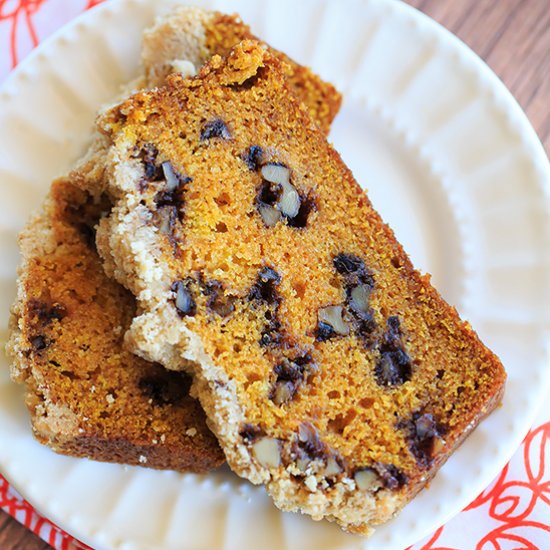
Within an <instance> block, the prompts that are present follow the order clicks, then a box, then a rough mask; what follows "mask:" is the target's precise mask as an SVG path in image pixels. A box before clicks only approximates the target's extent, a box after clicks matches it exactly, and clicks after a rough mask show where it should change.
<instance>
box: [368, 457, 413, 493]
mask: <svg viewBox="0 0 550 550" xmlns="http://www.w3.org/2000/svg"><path fill="white" fill-rule="evenodd" d="M374 469H375V470H376V471H377V472H378V475H379V476H380V478H381V479H382V481H383V482H384V487H386V489H390V490H395V489H399V488H401V487H403V486H404V485H406V484H407V482H408V478H407V476H406V475H405V474H404V473H403V472H402V471H401V470H400V469H399V468H398V467H397V466H395V465H393V464H384V463H382V462H377V463H376V464H374Z"/></svg>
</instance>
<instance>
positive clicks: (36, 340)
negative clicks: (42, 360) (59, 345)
mask: <svg viewBox="0 0 550 550" xmlns="http://www.w3.org/2000/svg"><path fill="white" fill-rule="evenodd" d="M30 343H31V346H32V349H33V351H35V352H40V351H43V350H45V349H46V348H47V347H48V346H49V345H50V342H49V341H48V340H46V338H45V337H44V336H42V335H41V334H39V335H38V336H33V337H32V338H31V339H30Z"/></svg>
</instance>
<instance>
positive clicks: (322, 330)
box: [315, 321, 336, 342]
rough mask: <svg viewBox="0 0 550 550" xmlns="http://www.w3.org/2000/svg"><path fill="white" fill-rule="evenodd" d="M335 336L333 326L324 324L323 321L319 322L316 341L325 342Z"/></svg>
mask: <svg viewBox="0 0 550 550" xmlns="http://www.w3.org/2000/svg"><path fill="white" fill-rule="evenodd" d="M333 336H336V332H335V330H334V329H333V328H332V326H331V325H329V324H328V323H323V321H319V323H317V330H316V331H315V339H316V340H317V341H318V342H325V341H326V340H328V339H329V338H332V337H333Z"/></svg>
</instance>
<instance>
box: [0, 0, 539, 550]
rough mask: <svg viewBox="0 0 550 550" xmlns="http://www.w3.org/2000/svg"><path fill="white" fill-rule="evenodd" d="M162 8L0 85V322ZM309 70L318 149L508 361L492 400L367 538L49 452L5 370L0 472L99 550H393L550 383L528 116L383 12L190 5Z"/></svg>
mask: <svg viewBox="0 0 550 550" xmlns="http://www.w3.org/2000/svg"><path fill="white" fill-rule="evenodd" d="M163 4H164V3H163V2H156V3H153V2H152V1H149V2H146V1H145V0H120V1H118V0H112V1H110V2H107V3H106V4H103V5H101V6H100V7H99V8H96V9H94V10H92V11H91V12H89V13H87V14H86V15H84V16H83V17H81V18H79V19H78V20H76V21H75V22H74V23H72V24H71V25H69V26H67V27H65V28H64V29H62V30H61V31H60V32H59V33H58V34H57V35H55V36H54V37H53V38H51V39H50V40H48V41H47V42H46V43H44V44H43V45H42V46H41V47H40V48H38V50H36V51H35V52H34V53H33V54H32V55H31V56H29V58H28V59H27V60H26V61H25V62H24V63H22V64H21V66H20V67H19V68H18V69H17V70H16V71H14V73H13V74H12V75H11V76H10V77H9V78H8V80H7V81H6V83H5V84H4V86H3V87H2V89H1V91H0V189H1V195H0V196H1V200H0V231H1V233H0V247H1V248H0V257H1V258H2V261H1V263H0V284H1V287H0V314H1V316H2V325H3V326H5V325H6V322H7V312H8V306H9V304H10V303H11V301H12V299H13V296H14V287H15V285H14V280H15V268H16V264H17V261H18V255H17V247H16V244H15V236H16V233H17V231H18V230H19V229H20V228H21V227H22V225H23V223H24V221H25V219H26V218H27V216H28V214H29V212H30V211H31V210H32V209H33V208H35V207H37V206H38V205H39V204H40V201H41V199H42V196H43V195H44V193H45V192H46V190H47V188H48V184H49V182H50V180H51V179H52V178H53V177H55V176H57V175H59V174H61V173H62V172H63V171H64V170H65V169H67V167H68V166H69V165H70V163H71V162H72V161H73V160H74V159H76V158H77V156H78V155H79V154H80V153H81V152H82V151H83V148H84V146H85V138H86V136H87V135H88V132H89V129H90V127H91V123H92V120H93V113H94V110H95V109H96V108H97V107H98V106H99V105H100V104H101V103H103V102H104V101H106V100H108V99H109V98H111V97H112V96H113V95H114V93H115V92H116V91H117V89H118V85H119V84H120V83H122V82H124V81H127V80H128V79H129V78H130V77H131V76H133V75H134V74H135V73H136V72H137V60H138V51H139V43H140V33H141V30H142V29H143V28H144V26H146V25H148V24H150V22H151V21H152V18H153V14H154V12H155V11H157V10H158V9H160V7H161V6H162V5H163ZM201 5H203V6H206V7H219V8H221V9H223V10H225V11H238V12H240V13H241V15H242V16H243V18H244V19H245V20H246V21H247V22H249V23H251V25H252V27H253V29H254V30H255V31H256V32H257V33H258V34H259V35H260V36H262V37H264V38H265V39H266V40H268V41H269V42H270V43H272V44H273V45H274V46H276V47H279V48H281V49H283V50H285V51H287V52H288V53H289V54H290V55H292V56H293V57H295V58H296V59H297V60H299V61H301V62H304V63H308V64H311V65H312V66H313V67H314V69H315V70H317V71H318V72H319V73H320V74H321V75H323V76H324V77H325V78H327V79H330V80H332V81H333V82H335V83H336V84H337V85H338V87H339V88H340V89H341V90H342V92H344V95H345V102H344V106H343V109H342V111H341V113H340V115H339V116H338V119H337V121H336V122H335V124H334V129H333V132H332V140H333V141H334V143H335V144H336V147H337V149H338V150H339V151H341V153H342V155H343V157H344V159H345V160H346V161H347V162H348V163H349V165H350V166H351V168H352V169H353V170H354V172H355V175H356V176H357V178H358V180H359V181H360V182H362V183H363V184H365V185H366V186H368V187H369V192H370V196H371V198H372V201H373V203H374V204H375V206H376V207H377V208H378V209H379V210H380V211H381V213H382V215H383V216H384V218H385V219H386V220H388V221H389V222H390V224H391V225H392V226H393V227H394V229H395V231H396V233H397V236H398V238H399V239H400V240H401V241H402V242H403V243H404V245H405V248H406V249H407V250H408V251H409V253H410V254H411V256H412V258H413V260H414V261H415V262H416V265H417V266H419V267H420V268H421V269H423V270H426V271H429V272H431V273H433V279H434V282H435V284H436V286H437V287H438V288H439V289H440V290H441V292H442V293H443V295H444V296H445V297H446V298H447V300H448V301H450V302H451V303H453V304H455V305H457V306H458V308H459V309H460V311H461V313H462V314H463V316H465V317H466V318H467V319H469V320H470V321H471V322H472V324H473V326H474V327H475V328H476V329H477V330H478V331H479V333H480V334H481V336H482V337H483V339H484V340H485V341H486V342H487V344H489V345H490V346H491V347H492V348H493V349H494V350H495V351H496V352H497V353H498V354H499V355H500V356H501V358H502V360H503V362H504V363H505V365H506V367H507V370H508V374H509V381H508V387H507V392H506V396H505V399H504V404H503V406H502V407H501V408H500V409H499V410H498V411H496V412H495V413H494V414H493V415H491V417H490V418H489V419H488V420H486V421H485V422H483V423H482V425H481V426H480V427H479V429H477V430H476V432H475V433H474V434H473V435H472V436H471V437H470V438H469V439H468V441H467V442H466V443H465V444H464V445H463V447H462V448H461V449H460V450H459V451H458V452H457V453H456V454H455V455H454V456H453V457H452V458H451V459H450V460H449V462H448V463H447V464H446V465H445V466H444V468H443V469H442V470H441V472H440V473H439V474H438V475H437V477H436V479H435V480H434V482H433V483H432V484H431V486H430V488H429V489H428V490H426V491H423V492H422V493H421V494H420V495H419V496H418V497H417V498H416V499H415V500H414V502H412V503H411V504H410V505H409V506H407V507H406V508H405V510H404V511H403V512H402V514H401V515H400V516H399V517H398V518H396V519H395V520H394V521H392V522H391V523H390V524H388V525H387V526H384V527H382V528H380V529H379V530H378V531H377V533H376V534H375V535H374V536H373V537H372V539H370V540H369V541H364V540H363V539H361V538H359V537H356V536H352V535H346V534H344V533H342V532H341V531H340V530H339V529H338V528H337V527H336V526H334V525H332V524H328V523H321V524H317V523H314V522H313V521H311V520H309V519H308V518H305V517H300V516H298V515H293V514H283V513H280V512H278V511H277V510H275V508H274V507H273V506H272V504H271V502H270V500H269V498H268V497H267V496H266V495H265V493H264V491H263V489H262V488H257V487H252V486H250V485H249V484H247V483H246V482H244V481H241V480H240V479H238V478H236V477H235V476H233V475H232V474H231V473H230V472H229V471H228V470H222V471H221V472H217V473H214V474H211V475H209V476H196V475H180V474H176V473H174V472H156V471H148V470H146V469H140V468H125V467H123V466H118V465H109V464H99V463H93V462H90V461H86V460H78V459H71V458H67V457H61V456H58V455H55V454H54V453H53V452H50V451H49V450H48V449H47V448H44V447H41V446H40V445H39V444H37V443H36V442H34V440H33V439H32V437H31V434H30V430H29V426H28V417H27V414H26V411H25V408H24V405H23V403H22V399H21V391H20V388H18V387H16V386H15V385H14V384H11V383H10V382H9V381H8V376H7V370H6V369H5V368H4V365H2V368H1V369H0V471H2V472H3V473H4V474H5V475H6V476H7V478H8V479H9V480H10V481H11V482H12V483H13V485H14V486H15V487H16V488H17V489H18V490H19V491H21V493H22V494H23V495H24V496H25V497H26V498H27V499H28V500H29V501H30V502H31V503H32V504H33V505H35V506H36V507H37V509H38V510H40V511H41V512H42V513H43V514H45V515H46V516H48V517H49V518H51V519H52V520H53V521H55V522H56V523H58V524H59V525H60V526H61V527H63V528H64V529H66V530H67V531H69V532H70V533H71V534H73V535H75V536H76V537H78V538H80V539H81V540H83V541H85V542H87V543H88V544H90V545H91V546H93V547H94V548H98V549H99V548H101V549H114V548H121V549H122V548H124V549H138V548H140V549H141V548H155V549H175V548H186V549H187V548H193V549H215V548H224V549H226V550H229V549H239V550H242V549H246V548H251V549H252V548H259V547H262V548H263V549H264V550H269V549H282V548H289V549H300V550H307V549H310V548H311V549H313V548H315V549H316V550H322V549H325V548H327V549H328V548H346V549H352V548H353V549H355V548H384V549H389V548H398V549H402V548H403V547H405V546H406V545H408V544H411V543H413V542H414V541H415V540H417V539H419V538H421V537H422V536H424V535H425V534H427V533H428V532H429V531H430V530H432V529H434V528H435V527H437V526H438V525H440V524H441V523H443V522H444V521H446V520H447V519H449V518H450V517H451V516H452V515H453V514H455V513H457V512H458V511H459V510H460V509H461V508H462V507H463V506H464V505H466V504H467V503H468V502H469V501H470V500H471V499H473V498H474V497H475V496H476V495H477V494H478V493H479V492H480V491H481V490H482V489H483V488H484V487H485V486H486V485H487V484H488V483H489V482H490V481H491V479H492V478H493V477H494V476H495V474H497V472H498V471H499V470H500V469H501V468H502V467H503V466H504V464H505V462H506V461H507V460H508V459H509V457H510V456H511V455H512V453H513V451H514V450H515V449H516V448H517V446H518V445H519V443H520V441H521V439H522V437H523V436H524V435H525V433H526V431H527V429H528V427H529V425H530V424H531V422H532V420H533V418H534V415H535V412H536V409H537V407H538V405H539V404H540V403H541V401H542V399H543V397H544V395H545V394H546V391H547V386H548V383H549V379H550V369H548V366H549V361H548V356H549V354H548V352H549V344H548V343H549V341H550V338H549V328H550V296H549V291H550V285H548V284H547V282H548V281H549V280H550V261H549V251H550V227H549V224H550V207H549V193H550V177H549V173H548V164H547V160H546V156H545V154H544V151H543V149H542V147H541V145H540V143H539V142H538V140H537V138H536V136H535V133H534V132H533V130H532V129H531V127H530V126H529V123H528V122H527V119H526V118H525V116H524V115H523V113H522V112H521V110H520V109H519V107H518V106H517V104H516V103H515V101H514V100H513V98H512V97H511V96H510V95H509V93H508V92H507V91H506V89H505V88H504V86H503V85H502V84H501V83H500V82H499V81H498V79H497V78H496V77H495V76H494V74H493V73H492V72H491V71H490V70H489V69H488V68H487V67H486V66H485V65H484V64H483V63H482V62H480V60H479V59H478V58H477V57H476V56H475V55H474V54H472V52H471V51H469V50H468V49H467V48H466V47H465V46H464V45H463V44H462V43H461V42H459V41H458V40H457V39H456V38H454V37H453V36H451V35H450V34H449V33H447V32H446V31H445V30H443V29H442V28H441V27H439V26H438V25H437V24H435V23H434V22H433V21H431V20H429V19H428V18H426V17H425V16H423V15H421V14H419V13H418V12H416V11H415V10H413V9H411V8H409V7H408V6H406V5H404V4H402V3H400V2H396V1H392V0H385V1H380V0H378V1H374V0H373V1H360V0H356V1H351V0H350V1H339V2H336V1H330V0H325V1H316V2H314V1H303V0H302V1H301V2H296V1H295V0H269V1H264V2H261V3H260V2H255V1H253V0H239V1H237V0H234V1H231V2H228V1H226V0H225V1H220V2H216V1H204V2H202V3H201Z"/></svg>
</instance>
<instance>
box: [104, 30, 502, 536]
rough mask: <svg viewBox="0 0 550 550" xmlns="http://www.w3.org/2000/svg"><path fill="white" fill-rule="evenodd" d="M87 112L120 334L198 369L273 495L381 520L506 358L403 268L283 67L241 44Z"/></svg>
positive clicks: (498, 386)
mask: <svg viewBox="0 0 550 550" xmlns="http://www.w3.org/2000/svg"><path fill="white" fill-rule="evenodd" d="M182 110H183V111H185V115H186V116H185V117H181V116H178V114H179V113H181V112H182ZM100 125H101V129H102V131H104V132H105V134H106V135H107V136H109V137H110V139H111V140H112V147H111V148H110V150H109V153H108V157H107V169H106V174H107V179H108V184H109V193H110V195H111V197H112V199H113V201H114V208H113V209H112V211H111V214H110V215H109V217H107V218H105V219H104V220H103V221H102V224H101V227H100V229H99V232H98V244H99V246H100V253H101V254H103V255H104V256H105V257H109V258H112V260H113V263H114V266H113V270H114V271H113V272H114V274H115V276H116V277H117V278H118V279H119V280H120V281H121V282H122V283H123V284H124V285H125V286H127V287H128V288H129V289H130V290H131V292H132V293H133V294H134V295H136V296H137V297H138V301H139V305H140V315H139V316H138V317H137V318H136V319H135V320H134V321H133V323H132V327H131V330H130V333H129V338H130V341H131V343H132V344H133V346H134V347H135V349H136V351H138V352H139V353H141V354H143V355H144V356H146V357H149V358H151V359H155V360H158V361H159V362H162V363H163V364H165V366H167V367H169V368H172V369H175V370H178V369H186V368H191V369H192V370H193V371H194V373H195V382H194V386H193V391H194V392H195V393H196V394H197V395H198V396H199V398H200V401H201V404H202V406H203V407H204V409H205V411H206V413H207V415H208V417H209V420H210V422H211V425H212V429H213V430H214V432H215V433H216V435H217V437H218V438H219V440H220V443H221V445H222V447H223V448H224V451H225V453H226V456H227V460H228V463H229V465H230V466H231V468H232V469H233V470H234V471H236V472H237V473H238V474H239V475H242V476H244V477H247V478H248V479H250V480H251V481H252V482H254V483H265V484H266V485H267V489H268V491H269V492H270V494H271V495H272V496H273V498H274V500H275V502H276V504H277V505H278V506H279V507H281V508H282V509H284V510H301V511H304V512H306V513H309V514H311V515H312V516H313V517H314V518H315V519H320V518H323V517H326V518H328V519H331V520H335V521H337V522H338V523H339V524H340V525H342V526H343V527H344V528H345V529H347V530H350V531H353V532H360V533H368V532H370V530H371V528H372V526H373V525H376V524H378V523H380V522H383V521H386V520H387V519H389V518H390V517H391V516H392V515H394V514H395V513H396V512H397V511H398V510H399V509H400V508H401V507H402V506H403V505H404V504H405V503H406V502H407V501H408V500H410V498H412V496H413V495H414V494H416V493H417V492H418V490H420V489H421V488H422V487H423V486H425V484H426V482H427V480H428V479H430V478H431V477H432V476H433V475H434V474H435V472H436V470H437V468H438V467H439V465H440V464H442V463H443V462H444V461H445V460H446V459H447V457H448V456H449V455H450V454H451V452H452V451H453V450H454V449H455V448H456V446H457V445H458V444H459V443H460V442H461V441H462V440H463V438H464V437H465V436H466V434H467V433H469V432H470V431H471V430H472V429H473V428H474V427H475V425H477V423H478V422H479V421H480V420H481V418H482V417H483V416H485V415H486V414H487V413H488V412H490V411H491V410H492V408H494V407H495V406H496V404H497V403H498V401H499V400H500V397H501V395H502V391H503V387H504V381H505V372H504V369H503V368H502V365H501V364H500V362H499V360H498V359H497V358H496V356H495V355H494V354H493V353H492V352H490V351H489V350H488V349H487V348H485V347H484V346H483V344H482V343H481V342H480V340H479V339H478V337H477V335H476V334H475V333H474V332H473V330H472V329H471V328H470V327H469V325H468V324H467V323H464V322H462V321H461V320H460V319H459V317H458V315H457V313H456V311H455V310H454V308H452V307H450V306H449V305H447V304H446V303H445V302H444V301H443V300H442V298H441V297H440V296H439V294H438V293H437V291H436V290H435V289H433V287H431V285H430V283H429V277H428V276H421V275H420V274H419V273H418V272H416V271H415V270H414V268H413V267H412V264H411V263H410V261H409V259H408V257H407V256H406V254H405V252H404V251H403V249H402V247H401V245H400V244H399V243H398V242H397V241H396V240H395V237H394V235H393V232H392V231H391V229H389V228H388V226H386V225H385V224H384V223H383V221H382V220H381V218H380V216H379V215H378V213H377V212H376V211H375V210H374V209H373V208H372V205H371V204H370V201H369V200H368V198H367V196H366V195H365V193H364V192H363V191H362V190H361V189H360V187H359V185H358V184H357V182H356V181H355V180H354V179H353V176H352V174H351V172H350V171H349V170H348V169H347V167H346V166H345V165H344V164H343V162H342V160H341V159H340V157H339V155H338V153H337V152H336V151H334V149H333V148H332V147H331V146H330V145H329V144H328V143H327V142H326V139H325V138H324V136H323V135H322V133H321V132H320V131H319V129H318V128H317V126H316V125H315V124H314V123H313V121H312V119H311V118H310V116H309V115H308V112H307V110H306V108H305V107H304V106H303V104H301V103H300V102H299V101H298V100H297V99H296V97H295V96H294V94H293V92H292V90H291V88H290V87H289V86H287V84H286V83H285V79H284V65H283V64H282V63H281V61H280V60H279V59H277V58H276V57H274V56H272V55H271V54H270V53H269V52H268V51H266V49H265V48H264V47H263V46H262V45H261V44H258V43H255V42H250V41H245V42H243V43H241V44H239V45H238V46H237V47H235V48H234V49H233V50H232V51H231V53H230V54H229V56H228V58H227V59H226V60H222V59H221V58H220V57H216V56H215V57H214V58H213V59H212V60H211V62H210V63H209V64H208V65H207V66H206V67H204V68H203V70H202V71H201V73H200V74H199V76H198V77H197V78H195V79H192V80H184V79H181V78H178V77H171V78H169V80H168V84H167V86H166V87H164V88H160V89H158V90H154V91H152V92H149V93H141V94H137V95H136V96H134V97H133V98H131V99H130V100H128V101H126V102H124V103H122V104H121V105H120V106H119V107H117V108H115V109H114V110H112V111H111V112H110V113H107V114H106V116H105V117H104V118H103V119H102V120H101V121H100ZM270 178H271V179H270ZM270 182H271V183H270ZM182 360H185V361H192V362H193V363H191V364H189V363H186V364H185V365H183V364H182Z"/></svg>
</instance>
